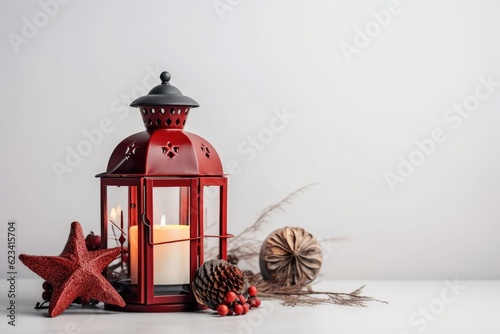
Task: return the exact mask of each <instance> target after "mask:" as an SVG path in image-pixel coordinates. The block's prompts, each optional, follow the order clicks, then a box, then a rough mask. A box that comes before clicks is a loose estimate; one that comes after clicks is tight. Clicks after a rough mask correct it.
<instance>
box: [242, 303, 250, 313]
mask: <svg viewBox="0 0 500 334" xmlns="http://www.w3.org/2000/svg"><path fill="white" fill-rule="evenodd" d="M242 307H243V314H247V312H248V310H250V305H248V304H247V303H245V304H243V306H242Z"/></svg>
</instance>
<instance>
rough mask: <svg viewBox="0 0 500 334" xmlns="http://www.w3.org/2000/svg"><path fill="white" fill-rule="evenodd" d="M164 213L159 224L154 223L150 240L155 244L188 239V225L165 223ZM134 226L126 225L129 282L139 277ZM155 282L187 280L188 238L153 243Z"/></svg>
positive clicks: (187, 281)
mask: <svg viewBox="0 0 500 334" xmlns="http://www.w3.org/2000/svg"><path fill="white" fill-rule="evenodd" d="M164 219H165V218H164V216H162V223H163V224H160V225H153V233H154V234H153V235H154V237H153V241H154V243H155V244H158V243H161V242H166V241H173V240H180V239H189V226H188V225H167V224H164V223H165V222H164ZM137 228H138V227H137V226H131V227H130V229H129V246H130V279H131V282H132V284H137V281H138V269H137V268H138V249H137V247H138V244H137V238H138V235H137V234H138V233H137ZM153 263H154V281H153V282H154V284H155V285H169V284H189V241H181V242H173V243H169V244H162V245H155V246H154V247H153Z"/></svg>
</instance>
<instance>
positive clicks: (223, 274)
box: [191, 260, 249, 310]
mask: <svg viewBox="0 0 500 334" xmlns="http://www.w3.org/2000/svg"><path fill="white" fill-rule="evenodd" d="M191 286H192V290H193V293H194V296H195V297H196V300H197V301H198V303H200V304H202V305H206V306H208V307H209V308H211V309H212V310H216V309H217V307H218V306H219V305H220V304H222V302H223V301H224V298H225V296H226V294H227V293H228V292H229V291H233V292H234V293H236V294H237V295H240V294H243V293H244V292H246V291H247V289H248V286H249V284H248V280H247V278H246V276H245V274H244V273H243V271H241V270H240V269H239V268H238V267H237V266H235V265H234V264H231V263H229V262H227V261H225V260H209V261H206V262H204V263H203V264H202V265H201V267H200V268H198V269H197V270H196V274H195V277H194V279H193V282H192V283H191Z"/></svg>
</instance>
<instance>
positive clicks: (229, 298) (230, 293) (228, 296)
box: [224, 291, 237, 303]
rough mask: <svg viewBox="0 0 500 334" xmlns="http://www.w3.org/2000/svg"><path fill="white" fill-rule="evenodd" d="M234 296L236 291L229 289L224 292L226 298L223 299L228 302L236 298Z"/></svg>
mask: <svg viewBox="0 0 500 334" xmlns="http://www.w3.org/2000/svg"><path fill="white" fill-rule="evenodd" d="M236 297H237V296H236V293H234V292H233V291H229V292H228V293H226V298H225V299H224V300H225V301H226V302H228V303H233V302H234V301H235V300H236Z"/></svg>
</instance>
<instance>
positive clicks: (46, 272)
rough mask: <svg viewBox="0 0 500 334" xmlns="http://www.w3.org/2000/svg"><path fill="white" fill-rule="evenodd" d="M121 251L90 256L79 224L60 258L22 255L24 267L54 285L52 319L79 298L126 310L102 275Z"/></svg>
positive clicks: (117, 248) (92, 253) (102, 252)
mask: <svg viewBox="0 0 500 334" xmlns="http://www.w3.org/2000/svg"><path fill="white" fill-rule="evenodd" d="M120 251H121V250H120V248H119V247H116V248H111V249H101V250H96V251H92V252H89V251H88V250H87V247H86V246H85V238H84V236H83V231H82V227H81V226H80V223H78V222H73V223H71V230H70V233H69V237H68V241H67V243H66V246H65V247H64V250H63V251H62V253H61V255H59V256H37V255H26V254H21V255H19V259H20V260H21V262H22V263H24V265H26V266H27V267H28V268H30V269H31V270H32V271H33V272H35V273H36V274H37V275H39V276H40V277H41V278H43V279H44V280H46V281H47V282H49V283H50V284H51V285H52V297H51V299H50V306H49V316H51V317H56V316H58V315H59V314H61V313H62V312H63V311H64V310H65V309H66V308H68V306H69V305H71V303H72V302H73V301H74V300H75V299H76V298H77V297H90V298H91V299H95V300H99V301H101V302H104V303H108V304H113V305H118V306H125V302H124V301H123V298H122V297H121V296H120V295H119V294H118V292H116V290H115V289H114V288H113V286H112V285H111V284H110V283H109V282H108V281H107V280H106V278H105V277H104V276H103V275H102V271H103V270H104V269H105V268H106V267H107V266H108V265H109V264H110V263H111V262H112V261H113V260H114V259H116V257H117V256H118V255H119V254H120Z"/></svg>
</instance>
